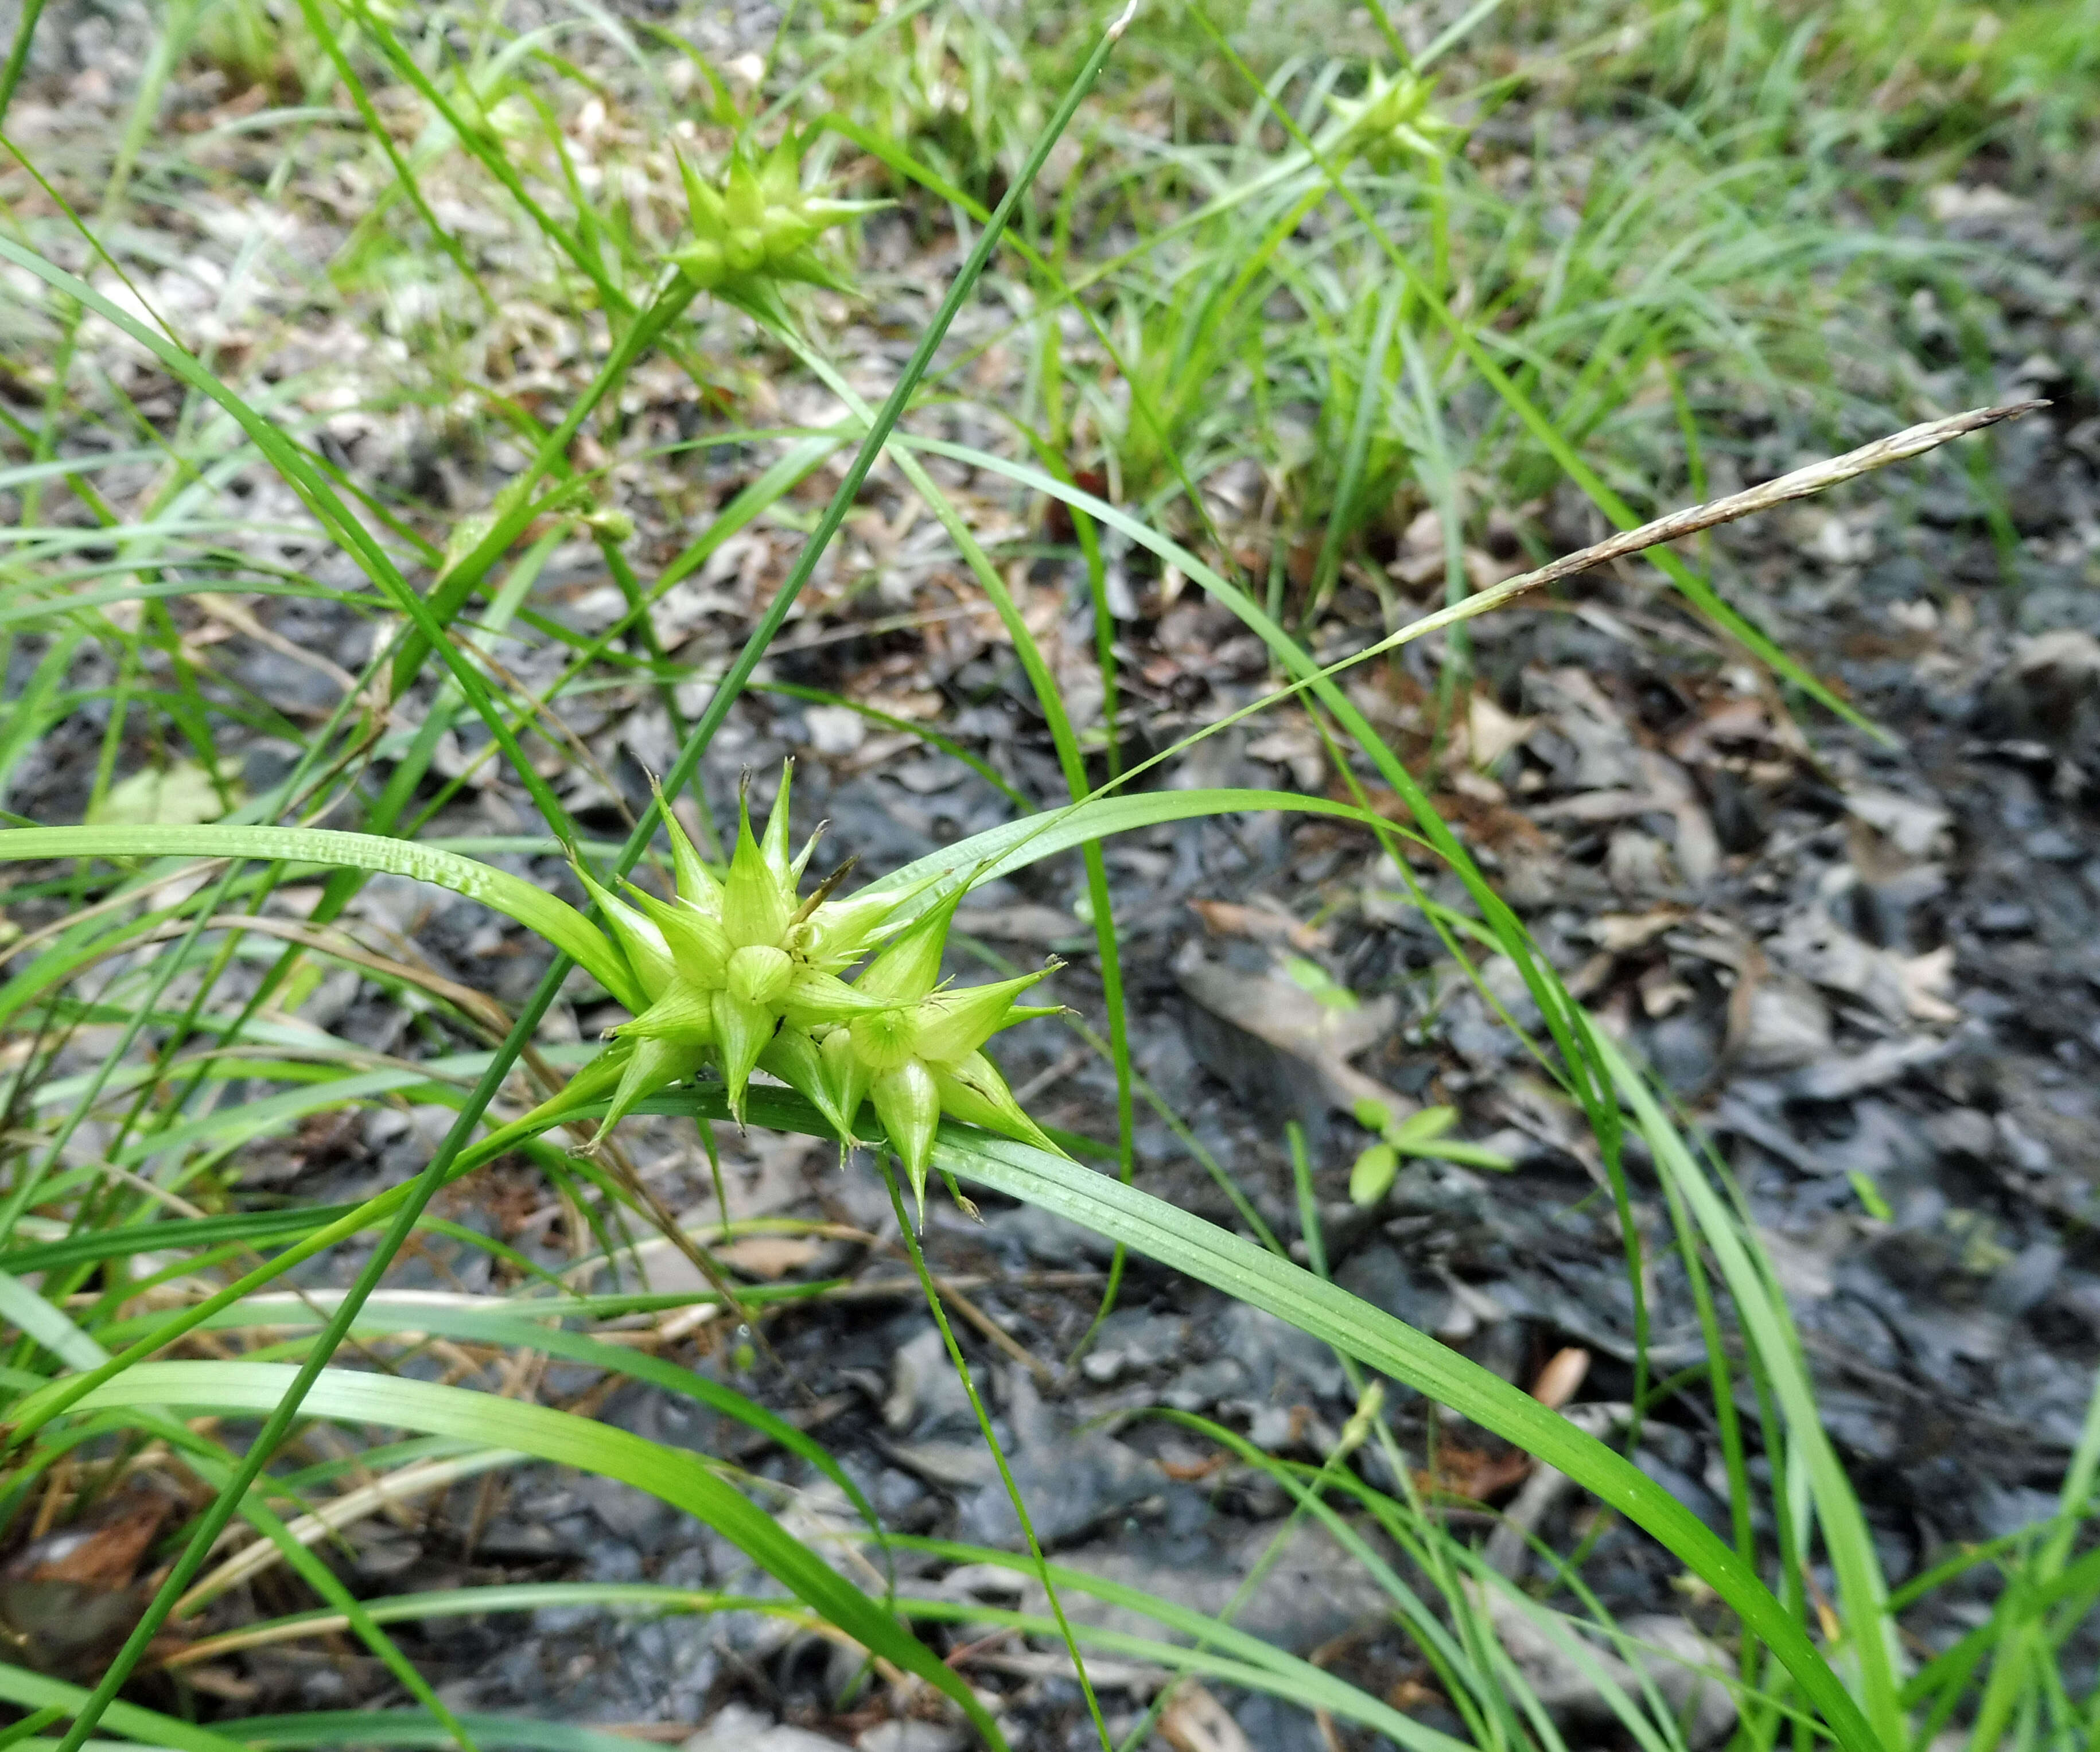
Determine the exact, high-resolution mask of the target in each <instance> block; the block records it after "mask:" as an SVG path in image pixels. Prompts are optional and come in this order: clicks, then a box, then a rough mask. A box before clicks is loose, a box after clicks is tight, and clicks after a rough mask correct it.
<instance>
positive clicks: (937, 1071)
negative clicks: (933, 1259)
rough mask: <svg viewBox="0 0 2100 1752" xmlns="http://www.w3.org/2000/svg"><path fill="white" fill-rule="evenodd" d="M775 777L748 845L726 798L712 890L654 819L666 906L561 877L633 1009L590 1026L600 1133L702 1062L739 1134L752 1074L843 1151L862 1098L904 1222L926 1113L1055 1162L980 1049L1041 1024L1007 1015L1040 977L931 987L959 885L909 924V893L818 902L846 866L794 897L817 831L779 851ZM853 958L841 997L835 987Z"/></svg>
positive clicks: (922, 1165)
mask: <svg viewBox="0 0 2100 1752" xmlns="http://www.w3.org/2000/svg"><path fill="white" fill-rule="evenodd" d="M792 776H793V766H792V762H791V763H790V764H789V765H788V766H787V767H785V768H783V771H782V774H781V779H780V792H779V797H777V798H775V800H774V805H773V812H772V814H771V815H770V817H769V818H768V819H767V821H766V824H765V833H764V836H762V837H761V836H757V835H754V834H753V832H752V826H751V810H750V805H749V802H748V798H747V797H744V796H742V795H740V796H739V798H738V808H737V813H738V822H737V836H736V850H735V853H734V854H733V855H732V856H731V858H730V863H729V868H728V870H727V872H725V873H724V874H722V875H721V876H717V874H716V872H714V871H713V870H712V869H711V868H709V867H708V865H707V864H706V863H704V862H703V860H702V859H701V858H700V854H699V851H698V850H696V849H695V847H694V845H693V844H692V842H691V841H690V840H689V839H687V838H686V835H685V833H684V832H683V830H682V829H681V828H680V827H679V826H678V824H677V819H675V818H674V817H673V815H672V814H671V813H670V811H669V810H664V827H665V829H666V831H667V832H668V834H669V835H670V839H671V853H672V863H673V872H674V876H675V886H676V893H675V895H674V897H673V898H672V899H670V900H668V901H664V900H660V899H658V898H656V897H655V895H653V894H650V893H648V892H647V890H646V889H641V888H638V887H636V886H635V885H633V884H631V883H630V884H628V885H625V886H626V892H625V894H624V895H623V894H612V893H611V892H609V891H608V890H607V889H603V888H602V887H600V886H599V885H598V884H597V883H596V882H594V881H593V880H592V879H591V878H590V877H589V876H588V875H586V874H585V872H583V871H581V870H578V872H576V874H577V876H578V879H579V880H580V881H581V882H582V883H583V885H584V887H585V889H586V891H587V892H588V893H589V895H590V897H591V898H592V899H593V901H595V902H597V903H598V909H599V911H601V912H602V914H603V915H604V916H605V920H606V923H607V927H608V928H609V932H610V935H611V938H612V940H613V942H615V944H616V945H617V947H618V949H619V951H620V955H621V956H622V958H623V959H624V961H625V964H626V966H627V969H628V970H629V973H630V974H631V976H632V983H633V988H634V990H635V991H636V992H637V993H638V994H639V995H640V996H641V997H642V999H643V1000H646V1002H645V1003H644V1004H643V1005H642V1008H639V1009H638V1010H637V1012H636V1013H635V1014H634V1015H633V1017H632V1018H631V1019H630V1020H629V1021H627V1022H621V1023H620V1024H619V1025H618V1026H615V1027H614V1028H612V1029H611V1030H608V1031H609V1033H610V1034H611V1038H612V1043H613V1044H611V1046H610V1047H609V1048H607V1051H606V1052H605V1053H603V1054H602V1056H601V1057H599V1058H598V1059H596V1060H594V1061H593V1062H592V1063H591V1064H590V1065H589V1066H587V1067H585V1070H583V1071H582V1072H580V1073H579V1077H578V1081H579V1083H583V1084H584V1088H585V1091H587V1092H588V1093H589V1097H590V1098H595V1097H596V1096H597V1095H598V1093H601V1092H604V1091H607V1090H609V1091H610V1092H611V1098H612V1101H611V1109H610V1110H609V1111H608V1112H607V1114H606V1119H605V1128H606V1129H607V1130H610V1129H611V1128H612V1127H613V1126H614V1125H616V1124H617V1123H619V1122H620V1120H621V1119H624V1117H626V1115H627V1114H629V1113H631V1112H633V1110H634V1107H635V1105H636V1104H637V1102H639V1101H642V1100H643V1099H644V1098H645V1097H648V1096H651V1095H653V1094H655V1092H657V1091H658V1090H660V1089H662V1088H667V1087H668V1086H669V1085H671V1084H673V1083H682V1082H685V1081H686V1080H688V1079H690V1078H692V1077H694V1076H696V1075H698V1074H699V1071H700V1070H702V1069H703V1068H704V1067H708V1066H712V1068H713V1069H714V1070H716V1071H717V1073H718V1074H719V1075H720V1076H721V1079H722V1081H723V1082H724V1083H726V1085H727V1086H728V1090H729V1105H730V1113H731V1114H732V1115H734V1116H735V1119H736V1120H737V1123H739V1124H742V1123H743V1111H744V1101H745V1096H746V1093H747V1092H748V1088H749V1087H750V1083H751V1078H752V1073H753V1072H755V1071H764V1072H765V1073H766V1074H767V1075H770V1076H773V1077H777V1078H778V1079H779V1080H780V1081H781V1082H783V1083H787V1085H788V1086H789V1087H790V1088H794V1089H796V1090H797V1091H799V1092H801V1094H802V1095H804V1096H805V1097H807V1098H808V1099H809V1101H810V1102H811V1103H812V1105H814V1106H815V1107H816V1109H817V1110H818V1112H819V1113H821V1114H823V1116H824V1118H825V1119H827V1120H828V1121H829V1122H830V1123H831V1125H832V1129H833V1130H834V1131H835V1132H836V1133H837V1135H838V1138H839V1141H840V1144H841V1145H842V1146H845V1147H850V1146H852V1145H854V1144H856V1143H858V1141H859V1140H858V1138H857V1137H856V1136H855V1135H854V1126H855V1125H856V1123H858V1119H859V1115H860V1112H861V1109H862V1105H864V1104H867V1103H869V1102H872V1103H873V1105H874V1107H875V1112H876V1118H877V1119H879V1120H880V1122H881V1123H882V1128H883V1131H884V1132H885V1134H886V1135H887V1136H888V1138H889V1145H890V1147H891V1148H892V1149H893V1150H895V1151H896V1152H897V1154H898V1158H899V1159H900V1160H901V1161H902V1163H903V1164H904V1168H905V1172H906V1173H907V1175H908V1176H910V1178H911V1189H912V1192H913V1194H914V1195H915V1197H916V1198H917V1199H918V1200H919V1203H920V1208H921V1210H922V1211H923V1210H924V1204H925V1194H926V1174H927V1170H928V1168H929V1167H930V1166H931V1163H932V1160H933V1134H934V1130H935V1128H936V1127H937V1126H938V1124H939V1123H940V1120H941V1116H942V1114H946V1115H948V1117H950V1118H951V1119H960V1120H962V1121H963V1122H964V1123H966V1124H969V1125H977V1126H982V1127H984V1128H986V1130H989V1131H993V1132H1002V1133H1004V1135H1005V1136H1008V1137H1013V1138H1018V1139H1020V1140H1021V1141H1023V1142H1025V1143H1030V1144H1034V1145H1036V1146H1037V1147H1038V1148H1039V1149H1043V1150H1056V1149H1057V1145H1055V1144H1054V1143H1052V1141H1051V1140H1050V1139H1049V1137H1048V1136H1046V1135H1045V1133H1044V1132H1043V1130H1042V1128H1040V1127H1039V1126H1038V1125H1037V1124H1036V1123H1035V1121H1034V1120H1032V1119H1030V1118H1029V1117H1028V1115H1027V1114H1026V1113H1024V1112H1023V1111H1022V1110H1021V1104H1020V1103H1019V1102H1018V1101H1016V1100H1015V1099H1014V1096H1013V1092H1012V1090H1011V1089H1010V1088H1008V1087H1007V1083H1006V1079H1004V1077H1003V1076H1001V1075H999V1070H998V1068H997V1067H996V1066H995V1065H993V1063H992V1061H990V1059H989V1058H987V1057H986V1056H985V1053H984V1048H985V1044H986V1042H987V1041H989V1040H990V1039H991V1037H992V1036H993V1035H995V1034H997V1033H999V1031H1000V1030H1002V1029H1005V1028H1010V1027H1012V1026H1013V1025H1014V1024H1015V1023H1016V1022H1026V1021H1027V1020H1028V1019H1029V1018H1030V1017H1035V1016H1052V1015H1055V1014H1057V1006H1055V1005H1052V1006H1050V1007H1048V1008H1042V1007H1037V1006H1032V1005H1028V1004H1021V1003H1020V1002H1018V1001H1017V1000H1019V999H1020V997H1021V995H1022V994H1023V993H1024V992H1026V991H1027V990H1028V989H1029V988H1030V986H1034V985H1035V983H1036V982H1038V981H1039V980H1041V979H1043V978H1045V977H1046V976H1047V975H1048V974H1049V973H1052V972H1053V971H1054V970H1055V969H1056V966H1057V964H1056V963H1054V962H1053V963H1052V964H1049V965H1048V966H1046V967H1045V968H1043V969H1042V970H1041V971H1040V972H1039V973H1024V974H1022V975H1021V977H1020V978H1017V979H1008V980H1002V981H999V982H997V983H996V984H993V985H988V986H964V987H960V988H955V987H951V986H944V985H942V983H940V978H941V953H942V949H943V947H945V946H946V942H947V937H948V927H949V925H950V922H951V920H952V919H953V918H954V916H955V907H956V904H957V902H960V899H961V898H962V894H963V890H962V889H961V888H960V886H958V887H957V888H955V889H953V890H952V891H951V893H950V894H948V895H947V896H946V898H944V899H943V900H942V901H941V902H939V903H938V904H937V905H935V906H934V907H932V908H930V909H929V911H926V912H925V913H924V914H923V915H922V916H920V917H919V918H918V919H916V920H911V921H909V922H905V921H900V920H897V918H896V914H897V912H898V909H899V908H900V907H903V906H904V905H905V903H906V902H908V901H909V900H911V898H913V897H914V896H915V894H918V893H920V892H921V890H920V889H906V890H899V891H897V892H894V893H890V894H876V895H867V894H863V895H858V896H856V897H854V898H852V899H845V900H842V899H836V898H833V891H834V890H835V889H836V888H837V887H838V885H839V884H840V882H841V881H842V880H844V879H845V875H846V873H847V872H848V871H849V869H850V868H851V867H852V866H851V864H850V863H848V864H845V865H842V866H840V867H839V868H838V869H837V870H835V871H834V872H832V874H831V875H830V876H827V877H825V878H824V879H823V880H822V881H821V882H819V883H818V885H817V886H816V888H815V889H814V890H813V891H812V892H811V893H810V894H809V895H808V896H807V897H806V898H805V897H803V896H802V895H801V894H800V893H799V890H800V889H801V881H802V877H803V875H804V873H805V871H806V870H807V869H808V867H809V863H810V858H811V856H812V855H813V854H814V852H815V850H816V844H817V838H818V835H819V834H821V833H822V832H823V828H822V827H819V828H818V830H817V833H815V834H812V835H811V836H810V841H809V843H808V844H807V845H804V846H803V848H802V849H801V851H800V852H799V853H797V854H795V855H793V856H792V857H791V856H790V855H789V851H788V843H787V797H788V788H789V784H790V782H791V780H792ZM869 955H873V957H874V959H873V960H869V961H868V963H867V966H866V967H865V968H864V969H862V971H861V973H859V975H858V978H856V979H854V981H853V982H851V983H849V982H848V981H847V980H846V979H845V978H843V977H842V976H843V975H845V973H847V972H848V971H849V969H852V968H853V967H854V964H856V963H858V962H860V961H862V960H866V959H867V957H868V956H869ZM584 1079H589V1081H588V1082H587V1083H585V1080H584Z"/></svg>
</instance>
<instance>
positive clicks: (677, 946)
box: [632, 889, 733, 988]
mask: <svg viewBox="0 0 2100 1752" xmlns="http://www.w3.org/2000/svg"><path fill="white" fill-rule="evenodd" d="M632 892H633V896H634V904H635V906H636V907H637V908H639V909H640V910H641V911H642V912H643V913H645V914H646V916H647V917H648V920H649V922H650V923H651V924H652V925H655V927H656V929H658V930H659V931H660V932H661V933H663V937H664V945H665V947H667V948H668V949H669V951H671V960H672V962H673V965H674V966H675V968H676V969H677V977H678V978H679V979H680V980H682V982H685V983H686V984H689V985H695V986H708V987H709V988H712V987H715V986H720V985H721V983H722V982H723V981H724V980H725V979H726V978H728V977H729V959H730V955H731V953H732V952H733V951H731V950H730V944H729V937H728V935H727V933H725V932H724V931H723V929H722V928H721V920H718V919H714V918H711V917H709V916H708V915H707V914H706V913H704V912H702V911H700V910H699V908H698V907H689V906H687V905H686V902H684V901H683V900H679V901H677V902H664V901H660V900H659V899H657V898H656V897H655V895H654V894H645V893H643V892H642V890H641V889H633V891H632Z"/></svg>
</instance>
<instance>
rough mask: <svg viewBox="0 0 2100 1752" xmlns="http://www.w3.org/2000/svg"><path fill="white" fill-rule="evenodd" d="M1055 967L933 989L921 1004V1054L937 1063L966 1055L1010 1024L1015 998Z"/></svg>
mask: <svg viewBox="0 0 2100 1752" xmlns="http://www.w3.org/2000/svg"><path fill="white" fill-rule="evenodd" d="M1054 971H1056V969H1055V967H1054V965H1053V966H1052V967H1046V968H1044V969H1043V970H1042V972H1041V973H1024V974H1022V975H1021V977H1020V978H1018V979H1003V980H1000V981H999V982H998V983H997V984H996V985H990V986H964V987H963V988H962V989H961V990H960V991H937V992H935V993H933V995H931V996H929V997H928V998H926V999H925V1000H923V1001H922V1002H921V1003H920V1005H919V1009H918V1021H919V1045H918V1050H919V1056H920V1057H921V1058H924V1059H925V1060H927V1061H929V1062H931V1063H933V1064H936V1065H952V1064H954V1063H955V1062H956V1061H958V1060H960V1059H963V1058H967V1057H968V1056H969V1055H970V1054H971V1053H974V1052H976V1051H977V1048H979V1047H981V1046H982V1045H983V1044H985V1042H986V1041H987V1040H989V1039H991V1037H992V1036H993V1035H995V1034H997V1033H998V1032H999V1030H1000V1029H1002V1028H1004V1027H1006V1026H1008V1021H1009V1019H1010V1018H1011V1017H1012V1011H1013V1000H1015V999H1017V998H1018V997H1019V996H1020V995H1021V993H1022V992H1024V991H1027V990H1028V988H1029V987H1030V986H1033V985H1035V984H1037V983H1038V982H1040V981H1041V980H1043V979H1045V978H1048V976H1049V975H1050V974H1051V973H1053V972H1054Z"/></svg>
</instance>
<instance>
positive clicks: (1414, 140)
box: [1321, 70, 1458, 170]
mask: <svg viewBox="0 0 2100 1752" xmlns="http://www.w3.org/2000/svg"><path fill="white" fill-rule="evenodd" d="M1434 95H1436V81H1435V80H1434V79H1424V78H1421V77H1418V76H1417V75H1416V74H1414V73H1409V72H1406V71H1405V70H1402V71H1401V72H1399V73H1393V74H1391V75H1387V74H1385V73H1374V74H1372V75H1371V82H1370V84H1369V85H1368V86H1365V88H1364V92H1363V95H1362V96H1361V97H1355V98H1348V97H1330V98H1329V99H1327V107H1328V108H1330V109H1331V110H1332V111H1333V112H1334V113H1335V120H1334V121H1333V123H1332V124H1331V125H1330V127H1329V129H1328V130H1327V132H1326V137H1325V138H1324V139H1322V140H1321V145H1322V146H1324V147H1325V148H1326V149H1327V150H1329V151H1330V152H1340V153H1341V154H1343V156H1345V157H1360V158H1361V159H1363V160H1364V161H1365V163H1367V164H1368V165H1370V167H1371V168H1372V169H1373V170H1393V169H1395V168H1396V167H1397V166H1399V165H1402V164H1404V163H1405V162H1406V161H1408V160H1410V159H1413V160H1414V161H1416V162H1417V163H1421V162H1425V161H1430V160H1433V159H1436V158H1440V157H1443V155H1444V152H1445V144H1446V143H1447V142H1448V141H1449V139H1450V138H1451V136H1452V135H1454V134H1455V133H1456V132H1457V131H1458V130H1457V128H1456V126H1455V125H1454V124H1453V123H1451V122H1449V121H1446V120H1445V118H1444V117H1442V116H1440V115H1439V114H1438V113H1436V111H1435V110H1434V109H1432V108H1431V107H1430V99H1432V97H1433V96H1434Z"/></svg>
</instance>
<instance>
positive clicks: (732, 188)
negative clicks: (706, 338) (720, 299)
mask: <svg viewBox="0 0 2100 1752" xmlns="http://www.w3.org/2000/svg"><path fill="white" fill-rule="evenodd" d="M678 171H679V174H680V175H681V176H682V178H683V179H684V180H685V184H686V209H687V211H688V213H689V214H690V219H691V224H692V235H691V236H690V237H689V238H687V239H686V241H685V242H684V243H683V244H682V245H680V246H679V247H678V248H677V249H673V251H672V252H671V259H672V261H673V262H674V263H677V266H678V268H679V270H680V271H682V273H683V274H684V275H685V276H686V278H687V279H688V280H690V281H691V282H692V283H693V284H694V285H695V286H697V287H699V289H700V290H702V291H703V292H712V291H715V290H716V289H735V288H736V287H737V286H738V285H740V284H741V285H756V284H757V282H759V281H761V280H806V281H808V282H810V284H812V285H822V286H832V287H834V288H839V289H843V288H842V287H841V286H840V280H839V279H838V277H837V276H836V275H835V274H833V273H832V271H831V270H830V269H828V268H827V267H825V266H824V264H823V262H822V261H820V260H819V259H818V256H817V253H816V251H815V249H814V248H812V247H811V246H812V245H814V243H815V242H816V241H817V239H818V236H821V235H822V234H823V232H826V231H827V230H829V229H830V228H831V227H832V226H834V225H838V224H840V223H844V222H845V220H847V219H849V218H852V217H853V216H854V214H858V213H871V212H873V211H875V210H876V209H877V208H879V207H882V206H885V205H888V203H887V202H885V201H832V200H828V199H827V198H826V197H824V196H821V195H814V194H810V193H808V192H805V190H804V188H803V187H802V170H801V145H800V143H799V142H798V141H796V139H794V138H793V137H792V136H790V137H789V138H787V139H783V140H782V141H781V142H780V143H779V145H778V146H776V147H774V148H773V150H772V151H770V152H767V153H765V155H764V156H763V157H761V156H759V155H758V154H757V153H755V152H752V150H751V149H750V148H748V147H746V146H739V148H737V150H736V152H735V155H734V156H733V157H731V158H730V162H729V165H728V168H727V170H726V171H725V172H724V174H723V175H722V178H721V182H720V183H719V184H718V185H717V183H711V182H709V181H708V179H706V178H705V177H704V176H702V175H701V174H700V173H699V171H698V170H695V168H694V167H693V166H692V165H690V164H689V163H688V162H687V161H686V158H685V157H684V156H683V155H682V154H681V155H680V157H679V159H678Z"/></svg>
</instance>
